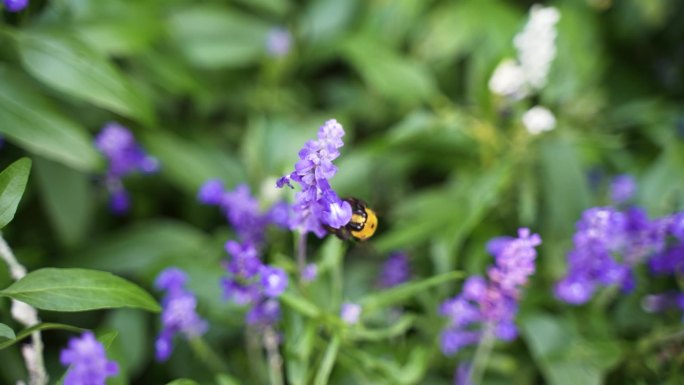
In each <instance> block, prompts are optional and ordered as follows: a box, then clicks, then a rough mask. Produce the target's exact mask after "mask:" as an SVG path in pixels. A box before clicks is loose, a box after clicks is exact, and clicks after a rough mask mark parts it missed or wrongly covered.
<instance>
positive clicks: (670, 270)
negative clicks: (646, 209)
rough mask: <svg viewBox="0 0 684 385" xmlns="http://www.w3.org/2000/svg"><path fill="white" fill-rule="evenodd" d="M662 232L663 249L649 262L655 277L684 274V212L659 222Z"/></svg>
mask: <svg viewBox="0 0 684 385" xmlns="http://www.w3.org/2000/svg"><path fill="white" fill-rule="evenodd" d="M657 224H658V225H659V226H658V229H659V230H661V231H662V234H663V239H662V244H661V247H660V248H659V249H658V250H657V251H656V253H654V255H653V256H652V257H651V259H650V260H649V261H648V265H649V267H650V268H651V272H652V273H653V274H655V275H673V274H681V273H682V272H684V212H679V213H674V214H672V215H670V216H667V217H664V218H662V219H660V220H659V221H657Z"/></svg>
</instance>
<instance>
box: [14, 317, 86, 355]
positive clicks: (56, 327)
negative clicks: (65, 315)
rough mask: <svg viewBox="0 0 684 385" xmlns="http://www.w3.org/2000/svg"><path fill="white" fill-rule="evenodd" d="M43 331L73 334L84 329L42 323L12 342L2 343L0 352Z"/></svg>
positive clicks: (26, 330) (22, 333) (23, 331)
mask: <svg viewBox="0 0 684 385" xmlns="http://www.w3.org/2000/svg"><path fill="white" fill-rule="evenodd" d="M41 330H68V331H71V332H77V333H81V332H83V330H84V329H81V328H78V327H76V326H71V325H64V324H58V323H41V324H37V325H33V326H31V327H30V328H26V329H24V330H22V331H20V332H19V334H17V336H16V337H15V338H14V339H12V340H10V341H5V342H2V343H0V350H2V349H5V348H7V347H10V346H12V345H14V344H16V343H17V342H20V341H21V340H23V339H24V338H26V337H29V336H30V335H31V334H33V332H36V331H41Z"/></svg>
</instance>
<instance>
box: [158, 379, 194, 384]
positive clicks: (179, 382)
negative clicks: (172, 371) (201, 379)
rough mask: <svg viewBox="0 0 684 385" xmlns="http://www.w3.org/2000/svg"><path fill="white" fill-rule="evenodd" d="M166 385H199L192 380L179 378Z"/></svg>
mask: <svg viewBox="0 0 684 385" xmlns="http://www.w3.org/2000/svg"><path fill="white" fill-rule="evenodd" d="M166 385H199V384H198V383H197V382H195V381H193V380H189V379H187V378H179V379H177V380H173V381H171V382H169V383H167V384H166Z"/></svg>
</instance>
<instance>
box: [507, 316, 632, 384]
mask: <svg viewBox="0 0 684 385" xmlns="http://www.w3.org/2000/svg"><path fill="white" fill-rule="evenodd" d="M521 332H522V334H523V336H524V338H525V340H526V341H527V344H528V346H529V347H530V350H531V352H532V356H533V357H534V359H535V361H536V362H537V365H538V366H539V368H540V369H541V371H542V373H543V375H544V378H545V379H546V382H547V383H548V384H551V385H574V384H578V383H581V384H589V385H592V384H595V385H598V384H601V383H603V382H602V381H603V380H602V379H603V376H604V373H605V372H606V371H607V370H609V369H610V368H611V367H613V366H614V365H615V363H617V362H618V359H619V357H620V354H621V352H620V349H619V347H618V346H616V345H615V344H614V343H613V342H611V341H594V340H592V341H586V340H584V339H583V338H581V337H580V336H578V334H577V331H576V330H575V328H573V327H572V325H571V324H570V323H569V322H568V321H567V319H561V318H559V317H553V316H550V315H544V314H535V315H533V316H530V317H526V318H523V319H522V320H521Z"/></svg>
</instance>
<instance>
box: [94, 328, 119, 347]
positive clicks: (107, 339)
mask: <svg viewBox="0 0 684 385" xmlns="http://www.w3.org/2000/svg"><path fill="white" fill-rule="evenodd" d="M118 336H119V332H118V331H116V330H110V331H107V332H104V333H102V334H100V333H98V335H97V340H98V341H100V342H101V343H102V345H104V347H105V349H107V350H109V348H110V347H111V346H112V343H114V341H115V340H116V337H118Z"/></svg>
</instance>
